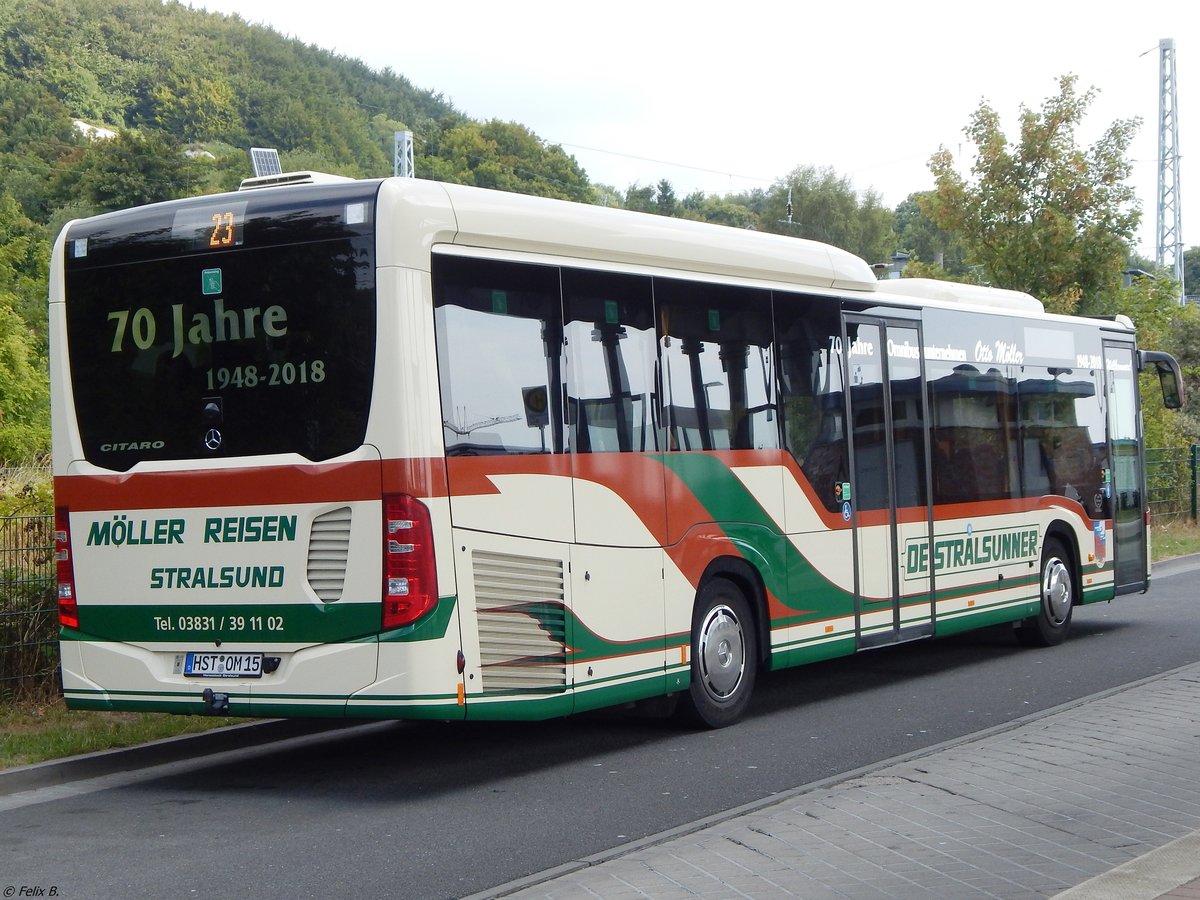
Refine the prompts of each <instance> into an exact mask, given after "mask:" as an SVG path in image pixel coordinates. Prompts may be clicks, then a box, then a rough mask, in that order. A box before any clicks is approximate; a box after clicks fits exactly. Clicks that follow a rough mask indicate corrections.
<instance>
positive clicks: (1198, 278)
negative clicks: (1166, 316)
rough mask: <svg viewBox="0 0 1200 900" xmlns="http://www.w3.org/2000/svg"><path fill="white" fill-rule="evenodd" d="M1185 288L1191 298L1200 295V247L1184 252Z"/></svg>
mask: <svg viewBox="0 0 1200 900" xmlns="http://www.w3.org/2000/svg"><path fill="white" fill-rule="evenodd" d="M1183 288H1184V293H1185V294H1187V295H1188V296H1189V297H1190V296H1193V295H1195V294H1200V247H1192V248H1190V249H1188V250H1185V251H1183Z"/></svg>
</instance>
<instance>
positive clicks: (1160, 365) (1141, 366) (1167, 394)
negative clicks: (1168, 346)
mask: <svg viewBox="0 0 1200 900" xmlns="http://www.w3.org/2000/svg"><path fill="white" fill-rule="evenodd" d="M1148 366H1153V367H1154V369H1155V370H1156V371H1157V372H1158V383H1159V384H1160V385H1162V392H1163V406H1165V407H1166V408H1167V409H1179V408H1181V407H1182V406H1183V376H1182V375H1181V374H1180V372H1179V363H1178V362H1176V360H1175V357H1173V356H1172V355H1171V354H1170V353H1163V352H1162V351H1161V350H1139V351H1138V370H1139V371H1142V372H1144V371H1146V368H1147V367H1148Z"/></svg>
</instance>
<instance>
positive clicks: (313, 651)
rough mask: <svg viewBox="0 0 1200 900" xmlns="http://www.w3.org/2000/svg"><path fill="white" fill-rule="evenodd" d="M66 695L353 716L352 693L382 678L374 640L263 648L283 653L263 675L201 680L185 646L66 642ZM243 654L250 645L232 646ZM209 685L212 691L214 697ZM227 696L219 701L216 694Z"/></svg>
mask: <svg viewBox="0 0 1200 900" xmlns="http://www.w3.org/2000/svg"><path fill="white" fill-rule="evenodd" d="M60 648H61V658H62V678H63V696H64V699H65V701H66V704H67V707H68V708H69V709H92V710H141V711H152V712H171V713H182V714H190V715H205V714H208V715H212V714H220V715H232V716H319V717H328V716H345V715H346V704H347V702H348V700H349V699H350V697H351V696H352V695H354V694H355V693H356V692H358V691H360V690H362V689H363V688H364V687H366V686H368V685H370V684H371V683H373V682H374V680H375V676H376V668H377V664H378V645H377V644H376V643H375V642H374V641H364V642H361V643H352V644H321V645H317V646H310V647H301V648H294V649H293V648H288V649H287V650H280V649H275V648H267V649H266V650H263V648H261V647H258V648H255V650H256V651H263V652H264V653H265V654H266V655H268V656H272V657H277V658H278V659H279V664H278V667H277V668H276V669H275V670H274V671H271V672H269V673H265V674H263V675H262V676H261V677H258V678H197V677H188V676H185V675H183V674H181V673H179V672H178V671H176V670H177V669H178V665H177V660H176V658H177V657H178V656H180V655H181V651H180V649H179V648H178V647H174V646H173V647H170V648H166V647H162V646H153V645H152V646H139V645H135V644H126V643H120V642H116V641H102V640H93V639H89V638H88V637H87V636H86V635H76V636H75V639H67V638H66V637H64V639H63V640H62V641H61V642H60ZM222 649H223V650H225V649H228V651H229V652H231V653H235V652H239V651H242V650H248V649H249V648H241V647H230V646H228V645H226V647H223V648H222ZM206 691H207V697H206ZM214 694H216V695H221V700H220V702H216V703H214V701H213V699H212V697H213V695H214Z"/></svg>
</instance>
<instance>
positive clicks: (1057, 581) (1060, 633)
mask: <svg viewBox="0 0 1200 900" xmlns="http://www.w3.org/2000/svg"><path fill="white" fill-rule="evenodd" d="M1074 605H1075V579H1074V577H1073V576H1072V575H1071V557H1070V555H1069V554H1068V553H1067V548H1066V547H1065V546H1063V543H1062V541H1060V540H1059V539H1058V538H1047V539H1046V543H1045V544H1044V545H1043V546H1042V580H1041V586H1040V588H1039V597H1038V611H1037V615H1034V616H1030V617H1029V618H1028V619H1025V620H1023V621H1022V622H1021V627H1020V628H1018V629H1017V639H1018V640H1020V642H1021V643H1022V644H1025V645H1026V646H1029V647H1053V646H1054V645H1055V644H1061V643H1062V642H1063V641H1064V640H1065V639H1066V637H1067V630H1068V629H1069V628H1070V626H1071V611H1072V609H1073V608H1074Z"/></svg>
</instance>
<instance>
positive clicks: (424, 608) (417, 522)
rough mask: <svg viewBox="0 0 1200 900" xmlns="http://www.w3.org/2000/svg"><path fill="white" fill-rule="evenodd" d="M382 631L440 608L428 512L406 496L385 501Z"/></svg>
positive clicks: (422, 505) (407, 622) (391, 496)
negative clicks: (437, 607) (438, 605)
mask: <svg viewBox="0 0 1200 900" xmlns="http://www.w3.org/2000/svg"><path fill="white" fill-rule="evenodd" d="M383 526H384V527H383V628H384V630H387V629H389V628H399V627H400V626H402V625H409V624H411V623H413V622H415V621H416V620H417V619H419V618H421V616H423V615H425V614H426V613H427V612H429V611H430V610H431V609H433V607H434V606H436V605H437V597H438V593H437V566H436V563H435V562H434V556H433V522H432V520H431V518H430V516H429V509H428V508H427V507H426V506H425V504H423V503H421V502H420V501H419V500H417V499H416V498H414V497H410V496H408V495H407V494H388V495H386V496H384V498H383Z"/></svg>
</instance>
